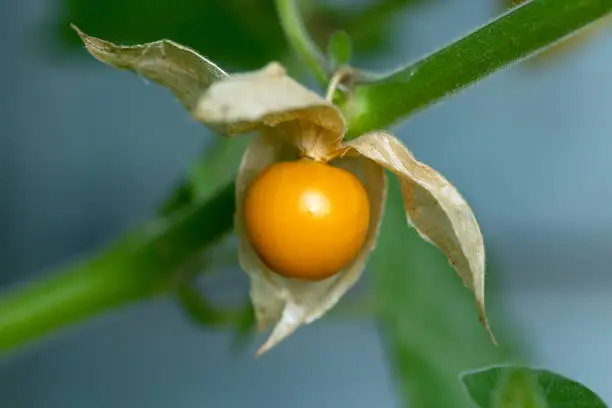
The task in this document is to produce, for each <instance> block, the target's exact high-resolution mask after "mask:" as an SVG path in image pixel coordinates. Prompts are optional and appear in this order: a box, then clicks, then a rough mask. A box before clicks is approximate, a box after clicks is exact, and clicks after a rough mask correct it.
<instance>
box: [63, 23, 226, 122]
mask: <svg viewBox="0 0 612 408" xmlns="http://www.w3.org/2000/svg"><path fill="white" fill-rule="evenodd" d="M72 28H73V29H74V30H75V31H76V32H77V34H78V35H79V37H81V40H82V41H83V43H84V44H85V47H86V48H87V50H88V51H89V53H90V54H91V55H92V56H94V57H95V58H96V59H98V60H100V61H102V62H104V63H105V64H108V65H111V66H113V67H115V68H119V69H126V70H129V71H132V72H135V73H137V74H138V75H141V76H143V77H145V78H147V79H150V80H152V81H154V82H156V83H158V84H159V85H162V86H164V87H166V88H168V89H170V90H171V91H172V93H173V94H174V95H175V96H176V97H177V98H178V99H179V100H180V101H181V103H182V104H183V106H184V107H185V109H187V111H189V112H191V111H193V110H194V109H195V107H196V104H197V102H198V100H199V99H200V96H201V95H202V93H203V92H204V91H206V90H207V89H208V88H209V87H210V85H212V84H213V83H214V82H217V81H219V80H221V79H225V78H227V77H228V74H227V73H225V72H224V71H223V70H222V69H221V68H219V67H218V66H217V65H215V64H214V63H213V62H211V61H209V60H208V59H206V58H204V57H203V56H201V55H200V54H198V53H197V52H195V51H194V50H192V49H191V48H188V47H185V46H183V45H181V44H177V43H175V42H173V41H170V40H160V41H155V42H151V43H146V44H140V45H133V46H122V45H116V44H113V43H111V42H108V41H105V40H102V39H100V38H96V37H92V36H90V35H87V34H85V33H84V32H82V31H81V30H80V29H79V28H77V27H76V26H75V25H74V24H73V25H72ZM212 128H213V129H214V130H217V131H223V132H225V131H231V129H225V128H223V127H215V126H214V125H213V126H212Z"/></svg>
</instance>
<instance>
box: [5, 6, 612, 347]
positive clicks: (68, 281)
mask: <svg viewBox="0 0 612 408" xmlns="http://www.w3.org/2000/svg"><path fill="white" fill-rule="evenodd" d="M277 6H278V9H279V14H280V17H281V21H282V24H283V27H284V28H285V31H286V33H287V36H288V37H289V40H290V42H291V43H292V45H293V46H294V48H295V49H296V50H297V51H298V53H299V54H300V55H301V56H302V57H303V58H304V60H305V61H306V63H307V65H308V66H309V67H310V69H311V70H312V71H313V73H314V74H315V75H316V76H317V78H318V79H319V81H321V83H323V84H325V82H326V72H325V67H324V64H323V62H322V57H321V56H320V53H319V52H318V50H317V48H316V47H315V46H314V44H313V43H312V42H311V41H310V40H309V37H308V36H307V34H306V31H305V29H304V27H303V24H302V23H301V21H300V20H299V18H298V14H297V11H296V9H295V4H294V2H293V1H292V0H277ZM610 11H612V0H533V1H531V2H529V3H526V4H525V5H524V6H521V7H519V8H517V9H515V10H513V11H512V12H510V13H508V14H505V15H504V16H502V17H500V18H498V19H497V20H495V21H493V22H492V23H490V24H488V25H487V26H484V27H483V28H481V29H479V30H477V31H475V32H474V33H472V34H470V35H469V36H467V37H465V38H464V39H462V40H459V41H458V42H456V43H454V44H451V45H449V46H447V47H445V48H443V49H441V50H439V51H438V52H436V53H434V54H432V55H430V56H428V57H426V58H424V59H423V60H421V61H419V62H417V63H414V64H412V65H410V66H408V67H406V68H403V69H401V70H399V71H397V72H395V73H393V74H391V75H388V76H386V77H384V78H382V79H380V80H378V81H376V82H372V83H367V84H361V85H359V86H358V87H357V88H356V89H355V91H354V93H353V95H352V97H350V98H349V99H348V101H347V102H346V103H344V104H343V105H342V109H343V111H344V112H345V115H346V116H347V122H348V124H349V129H350V131H351V135H359V134H361V133H363V132H366V131H370V130H373V129H379V128H386V127H388V126H390V125H392V124H394V123H397V122H398V121H400V120H401V119H403V118H405V117H407V116H408V115H410V114H411V113H414V112H415V111H417V110H419V109H422V108H424V107H426V106H428V105H431V104H433V103H435V102H436V101H438V100H440V99H441V98H443V97H445V96H447V95H449V94H451V93H453V92H457V91H458V90H460V89H461V88H463V87H465V86H467V85H468V84H470V83H472V82H474V81H476V80H478V79H481V78H484V77H485V76H487V75H489V74H490V73H492V72H494V71H495V70H497V69H499V68H501V67H503V66H506V65H508V64H510V63H512V62H515V61H517V60H519V59H521V58H524V57H526V56H528V55H529V54H531V53H533V52H535V51H537V50H538V49H542V48H543V47H545V46H547V45H549V44H551V43H553V42H555V41H557V40H559V39H560V38H562V37H564V36H566V35H568V34H570V33H571V32H573V31H576V30H578V29H580V28H581V27H584V26H586V25H587V24H588V23H590V22H592V21H594V20H596V19H598V18H600V17H602V16H604V15H605V14H607V13H609V12H610ZM233 191H234V188H233V184H230V185H228V186H227V187H225V188H224V189H223V190H221V192H220V193H219V194H218V195H217V196H215V197H214V198H213V199H211V201H209V202H207V203H201V202H196V203H194V204H193V205H191V206H188V207H186V208H184V209H181V210H180V211H178V213H172V214H171V216H170V217H169V218H161V219H160V220H159V221H157V222H155V223H153V224H152V225H149V226H146V227H145V228H143V229H141V230H139V231H136V233H135V234H132V235H130V236H129V237H127V238H125V239H123V240H121V241H119V242H118V243H116V244H115V245H114V246H113V247H112V248H110V249H109V250H107V251H105V252H103V253H101V254H100V255H98V256H96V257H94V258H93V259H91V260H87V261H84V262H81V263H78V264H75V265H72V266H70V267H69V268H67V269H64V270H62V271H60V272H59V273H58V274H57V275H55V276H53V277H52V278H50V279H49V280H47V281H41V282H34V283H32V284H30V285H26V286H25V287H24V288H22V289H19V290H16V291H15V292H12V293H7V294H6V295H4V297H3V298H1V299H0V353H2V352H6V351H8V350H9V349H11V348H13V347H15V346H18V345H21V344H23V343H25V342H26V341H29V340H32V339H35V338H37V337H40V336H42V335H44V334H46V333H49V332H51V331H53V330H56V329H59V328H61V327H63V326H65V325H67V324H70V323H74V322H77V321H79V320H82V319H84V318H86V317H89V316H91V315H94V314H97V313H100V312H103V311H106V310H109V309H111V308H114V307H117V306H120V305H124V304H126V303H128V302H131V301H135V300H138V299H141V298H144V297H149V296H153V295H155V294H159V293H162V292H163V291H164V290H167V289H168V287H169V286H170V285H171V284H172V282H173V279H175V278H178V277H179V276H177V275H179V274H180V271H181V266H182V265H184V264H185V263H186V262H187V261H189V260H190V259H193V257H194V256H197V255H198V254H200V253H201V251H202V250H203V249H204V248H205V247H206V246H207V245H210V244H211V243H213V242H214V241H215V240H216V239H217V238H219V237H220V236H221V235H222V234H223V233H225V232H227V231H229V230H230V228H231V226H232V220H233V213H234V196H233Z"/></svg>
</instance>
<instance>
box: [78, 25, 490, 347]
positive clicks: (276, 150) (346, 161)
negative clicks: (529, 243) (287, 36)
mask: <svg viewBox="0 0 612 408" xmlns="http://www.w3.org/2000/svg"><path fill="white" fill-rule="evenodd" d="M74 28H75V29H76V27H74ZM76 30H77V32H78V34H79V35H80V36H81V38H82V40H83V42H84V44H85V45H86V47H87V49H88V51H89V52H90V53H91V54H92V55H93V56H94V57H96V58H98V59H99V60H101V61H103V62H105V63H107V64H110V65H113V66H115V67H117V68H120V69H128V70H131V71H134V72H136V73H138V74H139V75H141V76H143V77H146V78H148V79H151V80H153V81H155V82H157V83H159V84H160V85H162V86H165V87H167V88H169V89H170V90H171V91H172V92H173V93H174V95H175V96H176V97H177V98H178V99H179V100H180V101H181V102H182V103H183V105H184V106H185V108H186V109H187V110H188V111H189V112H190V113H191V114H192V115H193V116H194V117H195V118H196V119H197V120H199V121H201V122H202V123H204V124H206V125H207V126H209V127H211V128H213V129H215V130H222V131H223V132H224V133H225V134H228V135H237V134H239V133H245V132H249V131H258V132H259V133H260V136H259V137H258V138H256V140H255V141H254V142H253V143H252V144H251V145H250V147H249V148H248V149H247V151H246V152H245V154H244V157H243V160H242V163H241V166H240V169H239V174H238V178H237V180H236V205H237V212H236V217H235V221H236V223H235V224H236V234H237V236H238V238H239V242H240V245H239V247H240V249H239V251H240V263H241V265H242V267H243V268H244V270H245V271H246V272H247V274H248V276H249V278H250V280H251V297H252V301H253V304H254V308H255V311H256V315H257V320H258V323H259V326H260V328H262V329H263V328H265V327H267V326H269V325H270V324H272V323H275V327H274V329H273V331H272V334H271V335H270V337H269V339H268V341H267V342H266V343H265V344H264V345H263V346H262V347H261V349H260V351H259V353H262V352H264V351H266V350H269V349H270V348H271V347H273V346H274V345H276V344H278V343H279V342H280V341H281V340H282V339H284V338H285V337H287V336H288V335H289V334H291V333H292V332H293V331H295V329H297V328H298V327H299V326H300V325H302V324H307V323H310V322H312V321H314V320H316V319H318V318H319V317H320V316H322V315H323V314H324V313H325V312H326V311H327V310H329V309H330V308H331V307H332V306H333V305H334V304H336V303H337V301H338V300H339V299H340V297H341V296H342V295H343V294H344V293H345V292H346V291H347V290H348V289H349V288H350V287H352V286H353V285H354V283H355V282H356V281H357V279H358V278H359V276H360V275H361V273H362V272H363V270H364V268H365V264H366V259H367V256H368V254H369V253H370V252H371V251H372V250H373V249H374V246H375V244H376V235H377V232H378V229H379V225H380V222H381V219H382V213H383V208H384V201H385V195H386V185H385V174H384V170H383V168H387V169H389V170H391V171H392V172H393V173H394V174H395V175H396V176H397V177H398V179H399V181H400V184H401V188H402V193H403V200H404V205H405V208H406V215H407V221H408V223H409V224H410V225H412V226H413V227H414V228H415V229H416V230H417V231H418V232H419V234H420V235H421V236H422V237H423V238H424V239H426V240H427V241H429V242H431V243H433V244H435V245H436V246H437V247H438V248H440V250H442V251H443V252H444V253H445V254H446V256H447V257H448V259H449V261H450V263H451V265H452V266H453V267H454V268H455V269H456V271H457V273H458V274H459V275H460V276H461V277H462V278H463V280H464V282H465V284H466V286H467V287H468V288H470V289H471V290H472V291H473V292H474V295H475V298H476V303H477V305H478V310H479V314H480V319H481V321H482V323H483V324H484V325H485V327H486V328H487V330H489V326H488V324H487V319H486V316H485V307H484V269H485V252H484V245H483V238H482V235H481V233H480V229H479V227H478V223H477V222H476V219H475V218H474V215H473V213H472V211H471V209H470V207H469V206H468V204H467V203H466V201H465V200H464V199H463V198H462V197H461V195H460V194H459V193H458V191H457V190H456V189H455V187H453V186H452V185H451V184H450V183H449V182H448V181H447V180H446V179H445V178H444V177H442V176H441V175H440V174H439V173H438V172H436V171H435V170H433V169H432V168H430V167H428V166H426V165H425V164H423V163H420V162H419V161H417V160H416V159H415V158H414V157H413V155H412V154H411V153H410V151H409V150H408V149H407V148H406V147H405V146H404V145H403V144H402V143H401V142H400V141H399V140H397V139H396V138H394V137H393V136H392V135H390V134H388V133H385V132H382V131H378V132H371V133H368V134H365V135H363V136H361V137H359V138H357V139H354V140H352V141H350V142H347V143H344V144H343V143H342V142H341V141H342V138H343V136H344V134H345V132H346V124H345V120H344V118H343V116H342V114H341V112H340V110H339V109H338V108H337V107H336V106H334V105H333V104H331V103H330V102H329V101H328V100H326V99H323V98H322V97H320V96H319V95H318V94H316V93H314V92H312V91H310V90H308V89H306V88H304V87H303V86H302V85H300V84H299V83H297V82H296V81H294V80H293V79H291V78H290V77H288V76H287V75H286V72H285V70H284V68H283V67H282V66H281V65H279V64H278V63H270V64H268V65H267V66H266V67H264V68H263V69H261V70H258V71H254V72H248V73H243V74H238V75H232V76H231V77H228V75H227V74H226V73H225V72H223V71H222V70H221V69H220V68H219V67H217V66H216V65H215V64H214V63H212V62H210V61H208V60H207V59H206V58H204V57H202V56H200V55H198V54H197V53H196V52H195V51H193V50H191V49H189V48H187V47H184V46H182V45H180V44H176V43H174V42H172V41H167V40H161V41H156V42H153V43H148V44H141V45H135V46H118V45H115V44H112V43H110V42H107V41H104V40H101V39H98V38H95V37H91V36H88V35H86V34H84V33H83V32H81V31H80V30H78V29H76ZM339 83H341V78H335V79H334V80H332V82H331V85H330V92H328V98H327V99H331V96H332V95H333V90H334V89H335V87H336V86H337V85H338V84H339ZM304 156H306V157H309V158H311V159H314V160H319V161H323V162H331V164H333V165H338V166H341V167H344V168H346V169H348V170H349V171H351V172H353V173H354V174H356V175H358V177H360V179H361V180H362V182H363V184H364V186H365V187H366V189H367V191H368V196H369V199H370V206H371V215H370V217H371V225H370V229H369V232H368V237H367V242H366V243H365V245H364V246H363V248H362V250H361V252H360V253H359V254H358V256H357V258H356V259H355V261H354V263H353V264H352V265H351V266H350V267H349V268H347V269H346V270H344V271H339V273H338V274H337V275H335V276H332V277H331V278H328V279H326V280H324V281H320V282H301V281H296V280H291V279H286V278H283V277H281V276H280V275H277V274H275V273H274V272H273V271H270V270H269V269H268V268H266V266H265V265H264V264H263V262H262V261H261V260H260V259H259V258H258V257H257V255H256V254H255V252H254V251H253V249H252V247H251V245H250V242H249V240H248V237H247V236H246V235H245V233H244V230H243V226H242V199H243V196H244V192H245V190H246V188H247V187H248V185H249V183H250V181H251V180H253V178H254V177H255V176H256V175H257V174H258V173H259V172H260V171H261V170H262V169H263V168H265V167H267V166H268V165H270V164H272V163H275V162H277V161H280V160H287V159H295V158H297V157H304ZM213 216H214V215H213ZM406 273H427V271H406ZM489 333H490V330H489ZM491 338H492V339H493V336H492V334H491Z"/></svg>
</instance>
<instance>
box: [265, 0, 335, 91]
mask: <svg viewBox="0 0 612 408" xmlns="http://www.w3.org/2000/svg"><path fill="white" fill-rule="evenodd" d="M276 8H277V10H278V17H279V19H280V23H281V26H282V27H283V31H284V32H285V36H286V37H287V40H288V41H289V43H290V45H291V47H292V48H293V49H294V50H295V52H296V53H297V54H298V55H299V56H300V58H301V59H302V60H303V61H304V63H305V64H306V65H307V66H308V69H310V72H311V73H312V74H313V75H314V77H315V79H316V80H317V81H318V82H319V85H321V86H322V87H323V88H325V86H326V85H327V81H328V75H327V69H326V65H325V57H324V56H323V53H322V52H321V50H319V48H318V47H317V45H316V44H315V43H314V41H313V40H312V39H311V38H310V36H309V35H308V31H307V30H306V27H305V26H304V23H303V22H302V19H301V18H300V13H299V11H298V9H297V5H296V0H276Z"/></svg>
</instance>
